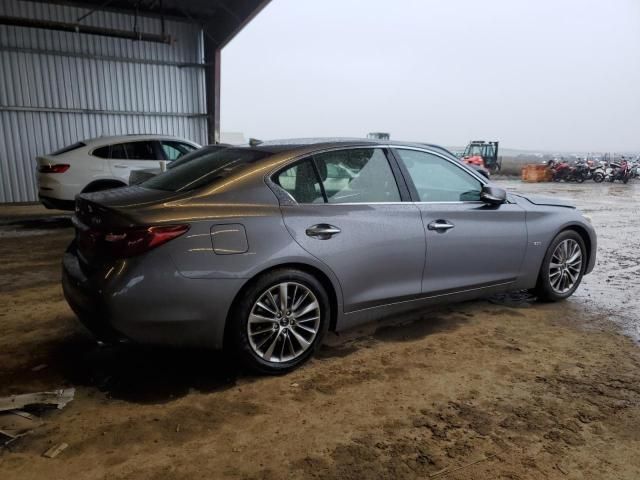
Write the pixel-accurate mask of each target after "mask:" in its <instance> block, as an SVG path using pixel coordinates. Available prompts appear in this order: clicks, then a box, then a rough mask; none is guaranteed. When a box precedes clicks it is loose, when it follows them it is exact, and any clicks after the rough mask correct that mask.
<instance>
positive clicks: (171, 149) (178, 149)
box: [162, 141, 195, 160]
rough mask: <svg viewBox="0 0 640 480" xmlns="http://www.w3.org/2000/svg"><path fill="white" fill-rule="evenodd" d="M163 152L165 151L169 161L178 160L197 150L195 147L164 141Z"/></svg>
mask: <svg viewBox="0 0 640 480" xmlns="http://www.w3.org/2000/svg"><path fill="white" fill-rule="evenodd" d="M162 150H163V151H164V154H165V156H166V157H167V160H177V159H178V158H180V157H182V156H183V155H186V154H187V153H189V152H192V151H193V150H195V147H193V146H192V145H189V144H187V143H182V142H170V141H164V142H162Z"/></svg>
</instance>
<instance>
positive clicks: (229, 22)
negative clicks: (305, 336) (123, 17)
mask: <svg viewBox="0 0 640 480" xmlns="http://www.w3.org/2000/svg"><path fill="white" fill-rule="evenodd" d="M36 1H39V2H41V3H47V4H59V5H70V6H75V7H81V8H87V10H88V12H87V13H88V14H90V13H91V12H92V11H114V12H121V13H128V14H136V13H137V14H139V15H145V16H148V15H152V16H165V17H172V18H174V19H181V20H185V21H188V22H193V23H198V24H201V25H203V26H207V27H209V28H208V29H207V31H208V32H209V34H210V36H211V37H212V38H213V39H215V42H216V43H217V45H218V47H223V46H224V45H226V44H227V43H228V42H229V41H230V40H231V39H232V38H233V37H234V36H235V35H236V34H237V33H238V32H239V31H240V30H242V28H243V27H244V26H245V25H246V24H247V23H248V22H249V21H251V19H252V18H253V17H255V16H256V15H257V14H258V13H259V12H260V10H262V9H263V8H264V7H265V6H266V5H267V4H268V3H269V1H270V0H137V1H134V0H107V1H105V0H36ZM77 23H80V22H77Z"/></svg>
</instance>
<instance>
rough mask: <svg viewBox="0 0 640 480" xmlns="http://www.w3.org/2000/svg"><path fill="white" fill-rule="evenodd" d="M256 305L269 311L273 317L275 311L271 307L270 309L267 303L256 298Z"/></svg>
mask: <svg viewBox="0 0 640 480" xmlns="http://www.w3.org/2000/svg"><path fill="white" fill-rule="evenodd" d="M256 305H257V306H258V307H260V308H262V309H263V310H266V311H267V312H269V313H270V314H271V315H273V316H274V317H275V316H276V312H275V310H273V309H271V308H269V307H267V305H266V304H265V303H264V302H261V301H259V300H258V301H257V302H256Z"/></svg>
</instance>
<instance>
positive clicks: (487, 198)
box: [480, 185, 507, 205]
mask: <svg viewBox="0 0 640 480" xmlns="http://www.w3.org/2000/svg"><path fill="white" fill-rule="evenodd" d="M480 200H482V201H483V202H484V203H486V204H488V205H501V204H503V203H504V202H506V201H507V192H506V190H505V189H503V188H500V187H494V186H492V185H483V187H482V191H481V192H480Z"/></svg>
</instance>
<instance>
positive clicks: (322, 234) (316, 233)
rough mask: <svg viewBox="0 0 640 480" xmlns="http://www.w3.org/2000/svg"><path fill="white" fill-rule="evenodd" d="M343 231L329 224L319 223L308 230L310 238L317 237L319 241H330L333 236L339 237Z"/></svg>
mask: <svg viewBox="0 0 640 480" xmlns="http://www.w3.org/2000/svg"><path fill="white" fill-rule="evenodd" d="M341 231H342V230H340V229H339V228H338V227H335V226H333V225H329V224H328V223H319V224H317V225H313V226H311V227H309V228H307V230H306V234H307V235H308V236H309V237H315V238H317V239H318V240H329V239H330V238H331V237H332V236H334V235H337V234H338V233H340V232H341Z"/></svg>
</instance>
